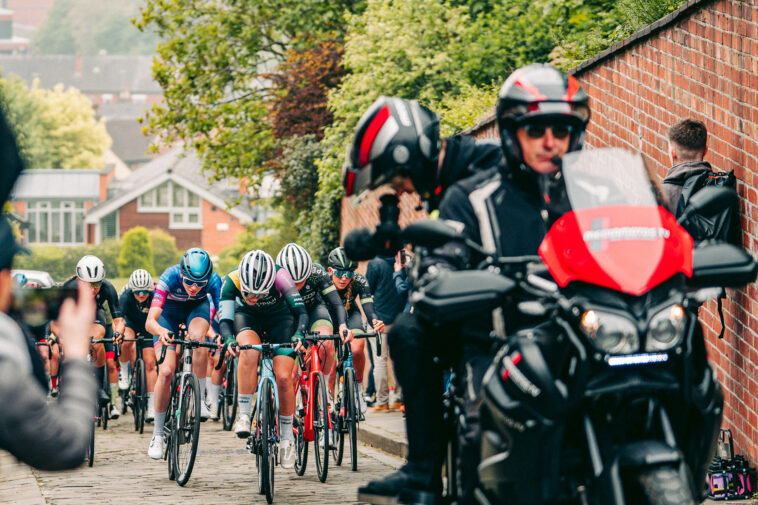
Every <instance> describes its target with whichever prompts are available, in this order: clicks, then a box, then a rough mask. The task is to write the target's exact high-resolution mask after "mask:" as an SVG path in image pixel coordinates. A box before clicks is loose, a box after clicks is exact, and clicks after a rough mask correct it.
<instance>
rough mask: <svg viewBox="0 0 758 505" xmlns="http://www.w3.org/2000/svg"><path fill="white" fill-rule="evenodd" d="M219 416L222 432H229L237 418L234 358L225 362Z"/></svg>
mask: <svg viewBox="0 0 758 505" xmlns="http://www.w3.org/2000/svg"><path fill="white" fill-rule="evenodd" d="M220 403H221V416H222V417H223V425H224V431H231V429H232V426H233V425H234V418H235V417H236V416H237V370H236V366H235V361H234V358H231V359H227V360H226V372H224V387H223V388H222V390H221V402H220Z"/></svg>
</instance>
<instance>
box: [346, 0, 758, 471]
mask: <svg viewBox="0 0 758 505" xmlns="http://www.w3.org/2000/svg"><path fill="white" fill-rule="evenodd" d="M572 73H573V74H574V75H575V76H576V77H577V78H578V79H579V80H580V81H581V83H582V86H583V87H584V89H585V90H586V91H587V92H588V94H589V95H590V97H591V98H590V105H591V107H592V122H591V123H590V125H589V128H588V131H587V144H588V145H589V146H593V147H607V146H613V147H625V148H628V149H633V150H635V151H640V152H642V153H643V154H644V155H645V157H646V159H647V161H648V162H649V163H650V164H651V166H652V167H653V168H654V169H655V171H657V173H658V174H659V176H660V177H661V181H662V180H663V176H664V175H665V173H666V171H667V169H668V168H669V166H670V161H669V157H668V147H667V137H666V134H667V131H668V128H669V126H671V125H672V124H673V123H675V122H676V121H678V120H680V119H684V118H687V117H691V118H696V119H699V120H701V121H703V122H704V123H705V124H706V126H707V128H708V132H709V140H708V154H707V155H706V158H705V159H706V161H709V162H710V163H711V164H712V165H713V166H714V167H716V168H718V169H721V170H734V171H735V174H736V175H737V177H738V179H739V181H740V182H738V187H737V189H738V192H739V194H740V197H741V198H740V200H741V211H742V225H743V226H742V228H743V244H744V246H745V248H746V249H747V250H748V251H750V252H752V253H753V254H754V255H755V254H756V252H758V191H757V190H756V186H758V3H756V2H754V1H753V0H719V1H714V0H690V1H689V2H687V3H685V4H684V5H682V6H681V7H680V8H679V9H677V10H676V11H674V12H672V13H671V14H669V15H668V16H666V17H664V18H663V19H661V20H659V21H657V22H655V23H653V24H651V25H649V26H648V27H646V28H644V29H643V30H641V31H640V32H638V33H636V34H634V35H633V36H631V37H630V38H628V39H626V40H624V41H622V42H620V43H618V44H616V45H615V46H613V47H611V48H609V49H608V50H606V51H604V52H602V53H600V54H599V55H597V56H596V57H594V58H592V59H591V60H588V61H587V62H584V63H583V64H581V65H579V66H578V67H576V68H575V69H573V70H572ZM492 120H493V118H488V119H485V120H483V121H482V122H481V123H480V124H478V125H477V126H476V127H474V128H472V133H473V134H476V135H478V136H488V137H494V136H497V133H496V130H495V127H494V124H493V123H492ZM373 201H374V200H367V201H366V202H364V204H363V205H367V206H368V205H374V206H376V204H375V203H372V202H373ZM346 210H347V207H346V203H345V201H344V200H343V203H342V216H343V225H342V233H343V236H344V233H345V232H346V231H347V230H349V229H351V228H352V227H355V226H366V225H368V226H373V225H374V224H375V223H376V218H374V220H373V221H371V220H370V213H369V212H368V211H366V212H363V211H362V209H361V211H360V212H352V213H350V212H346ZM373 215H374V216H376V213H374V214H373ZM358 223H360V224H358ZM700 316H701V321H702V322H703V326H704V329H705V333H706V340H707V345H708V350H709V359H710V361H711V363H712V364H713V366H714V367H715V368H716V370H717V373H718V377H719V380H720V382H721V384H722V386H723V389H724V395H725V408H724V427H725V428H729V429H731V430H732V433H733V435H734V438H735V443H736V445H737V448H738V450H739V451H740V452H744V453H747V454H748V455H749V456H750V459H751V460H753V461H756V460H758V287H757V286H756V284H755V283H754V284H751V285H749V286H748V287H746V288H745V289H740V290H733V289H729V290H727V298H726V299H725V300H724V317H725V323H726V332H725V336H724V339H723V340H719V339H718V333H719V330H720V327H721V325H720V321H719V319H718V315H717V313H716V303H715V302H709V303H708V304H707V305H705V306H704V307H703V308H702V309H701V311H700Z"/></svg>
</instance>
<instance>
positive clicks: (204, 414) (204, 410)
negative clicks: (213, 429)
mask: <svg viewBox="0 0 758 505" xmlns="http://www.w3.org/2000/svg"><path fill="white" fill-rule="evenodd" d="M210 417H211V411H210V409H209V408H208V406H207V405H206V404H205V402H203V401H201V402H200V420H202V421H206V420H208V419H209V418H210Z"/></svg>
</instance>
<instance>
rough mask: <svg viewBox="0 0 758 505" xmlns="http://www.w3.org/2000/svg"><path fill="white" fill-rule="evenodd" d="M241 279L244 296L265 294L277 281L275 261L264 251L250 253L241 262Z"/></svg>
mask: <svg viewBox="0 0 758 505" xmlns="http://www.w3.org/2000/svg"><path fill="white" fill-rule="evenodd" d="M239 279H240V290H241V291H242V295H243V296H247V295H251V294H252V295H256V296H259V295H262V294H265V293H266V292H268V290H269V289H271V287H272V286H273V285H274V280H276V265H274V259H273V258H272V257H271V256H269V255H268V254H267V253H266V252H264V251H261V250H256V251H250V252H249V253H247V254H246V255H245V257H244V258H242V261H240V267H239Z"/></svg>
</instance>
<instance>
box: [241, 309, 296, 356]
mask: <svg viewBox="0 0 758 505" xmlns="http://www.w3.org/2000/svg"><path fill="white" fill-rule="evenodd" d="M234 326H235V327H236V329H237V334H238V335H239V334H240V333H241V332H243V331H245V330H252V331H254V332H255V333H257V334H258V337H260V339H261V342H266V343H269V344H289V343H290V342H292V334H293V333H294V332H295V316H293V315H292V314H291V313H290V312H279V313H278V314H267V315H260V316H259V315H252V314H250V313H249V312H246V311H244V310H238V311H236V312H235V313H234ZM294 352H295V351H294V350H292V349H280V350H279V351H277V352H276V354H277V355H278V356H289V355H291V354H294Z"/></svg>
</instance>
